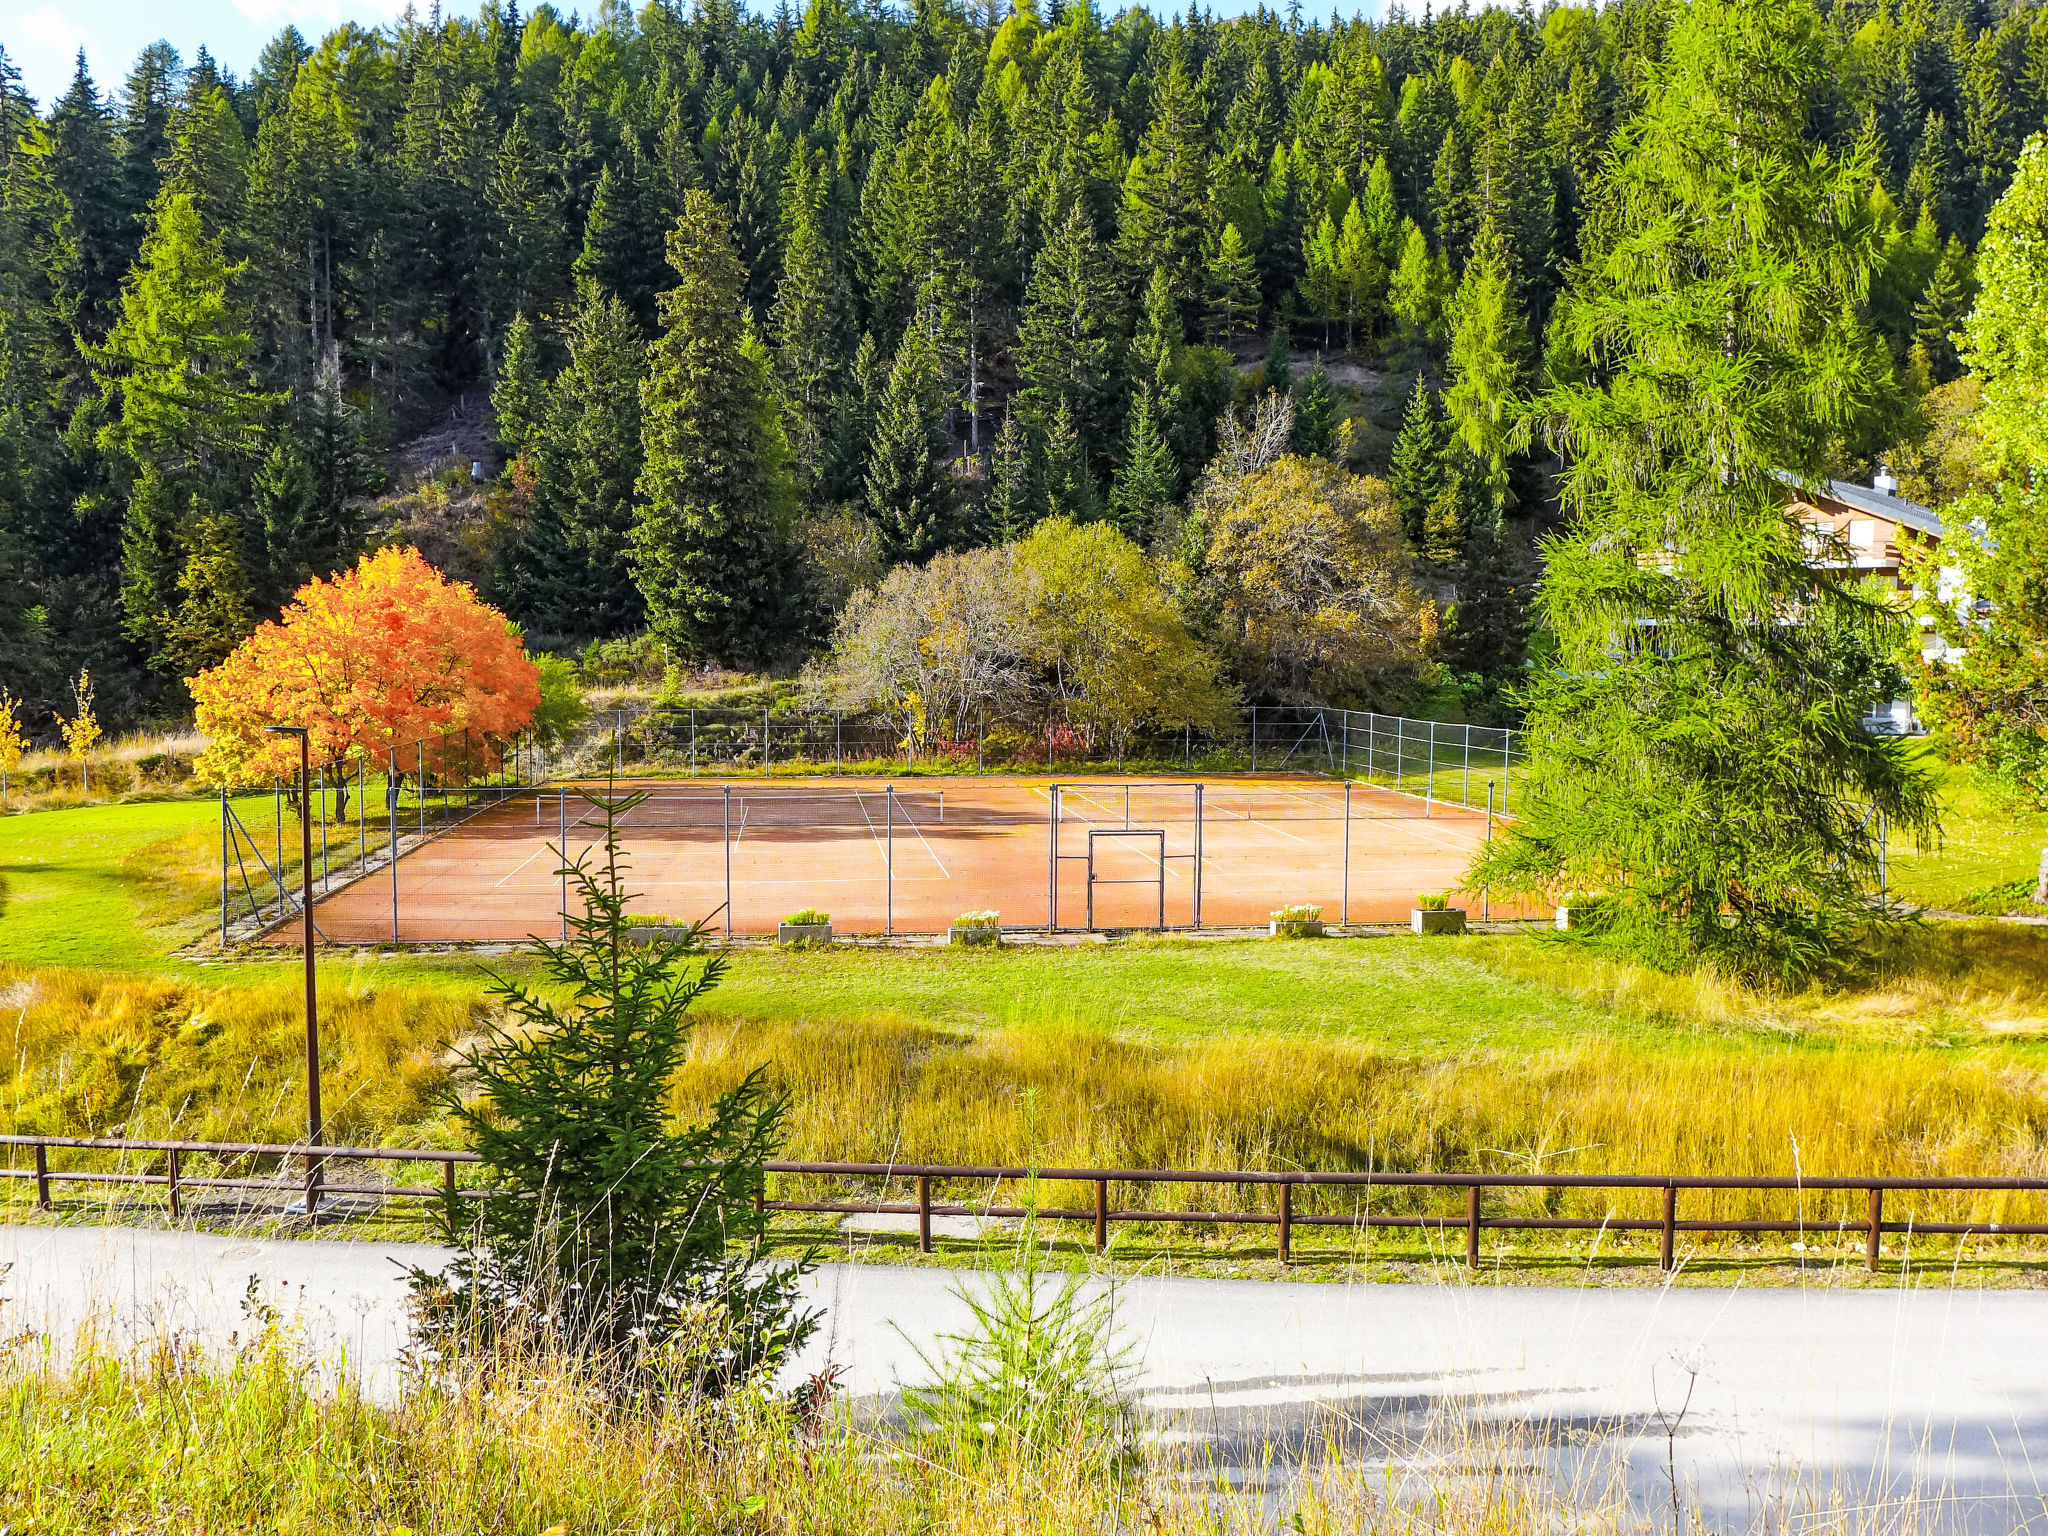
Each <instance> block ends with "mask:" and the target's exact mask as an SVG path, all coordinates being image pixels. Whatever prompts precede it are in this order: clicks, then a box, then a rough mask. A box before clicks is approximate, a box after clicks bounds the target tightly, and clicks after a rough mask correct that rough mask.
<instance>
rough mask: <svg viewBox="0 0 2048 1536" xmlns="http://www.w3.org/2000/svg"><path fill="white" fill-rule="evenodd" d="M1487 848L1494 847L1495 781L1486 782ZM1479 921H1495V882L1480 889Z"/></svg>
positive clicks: (1489, 882) (1490, 882)
mask: <svg viewBox="0 0 2048 1536" xmlns="http://www.w3.org/2000/svg"><path fill="white" fill-rule="evenodd" d="M1486 846H1487V847H1489V848H1491V847H1492V846H1493V780H1491V779H1488V780H1487V781H1486ZM1479 921H1481V922H1482V923H1490V922H1492V921H1493V882H1492V881H1490V880H1489V881H1488V882H1487V883H1486V884H1485V885H1482V886H1481V887H1480V888H1479Z"/></svg>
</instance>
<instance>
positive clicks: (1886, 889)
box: [1877, 811, 1891, 903]
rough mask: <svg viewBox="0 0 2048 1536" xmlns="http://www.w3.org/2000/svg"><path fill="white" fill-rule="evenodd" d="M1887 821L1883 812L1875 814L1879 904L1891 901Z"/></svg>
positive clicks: (1888, 827) (1888, 828)
mask: <svg viewBox="0 0 2048 1536" xmlns="http://www.w3.org/2000/svg"><path fill="white" fill-rule="evenodd" d="M1889 820H1890V818H1888V817H1887V816H1886V815H1885V813H1884V812H1883V811H1879V812H1878V813H1877V899H1878V901H1879V902H1880V903H1884V902H1888V901H1890V900H1891V871H1890V869H1889V868H1888V867H1887V860H1886V854H1887V852H1888V849H1887V847H1886V843H1887V841H1888V838H1887V834H1888V833H1889V832H1890V831H1891V827H1890V825H1889Z"/></svg>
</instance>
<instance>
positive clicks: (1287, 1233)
mask: <svg viewBox="0 0 2048 1536" xmlns="http://www.w3.org/2000/svg"><path fill="white" fill-rule="evenodd" d="M1280 1262H1281V1263H1282V1264H1292V1263H1293V1262H1294V1186H1293V1185H1292V1184H1282V1185H1281V1186H1280Z"/></svg>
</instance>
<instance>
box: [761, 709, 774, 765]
mask: <svg viewBox="0 0 2048 1536" xmlns="http://www.w3.org/2000/svg"><path fill="white" fill-rule="evenodd" d="M768 730H769V726H768V706H767V705H765V704H764V705H762V706H761V774H762V777H764V778H765V777H766V776H767V773H768V765H769V763H770V762H771V761H772V760H773V758H774V751H773V748H772V745H771V742H770V738H769V735H768Z"/></svg>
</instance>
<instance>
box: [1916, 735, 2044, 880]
mask: <svg viewBox="0 0 2048 1536" xmlns="http://www.w3.org/2000/svg"><path fill="white" fill-rule="evenodd" d="M1921 753H1922V760H1923V761H1925V762H1926V763H1928V764H1929V765H1930V766H1931V767H1933V768H1934V770H1935V771H1936V773H1937V774H1938V775H1939V777H1940V782H1941V796H1942V818H1941V821H1942V827H1941V838H1940V841H1939V842H1938V843H1937V844H1936V845H1935V846H1934V847H1932V848H1928V849H1918V848H1914V847H1912V846H1911V845H1910V844H1908V843H1905V842H1903V841H1900V842H1897V843H1895V844H1894V846H1893V847H1892V850H1891V859H1890V865H1891V886H1892V890H1893V892H1894V894H1896V895H1898V896H1900V897H1903V898H1904V899H1905V900H1907V901H1911V902H1916V903H1920V904H1922V905H1925V906H1928V907H1932V908H1935V909H1936V910H1939V911H1948V912H1981V913H1986V914H1997V913H2003V912H2037V911H2039V910H2040V909H2039V908H2036V907H2035V906H2034V905H2033V903H2032V902H2031V901H2030V900H2029V899H2027V898H2030V897H2031V896H2032V894H2033V888H2034V879H2035V875H2036V873H2037V871H2038V869H2039V866H2040V862H2041V850H2042V849H2043V848H2048V811H2037V810H2034V809H2033V808H2032V807H2030V806H2026V805H2022V804H2016V803H2014V802H2013V801H2012V800H2011V799H2009V798H2008V797H2007V796H2005V795H2004V794H2002V793H2001V792H1999V791H1998V790H1997V789H1996V788H1995V787H1993V786H1990V785H1987V784H1985V783H1984V782H1983V781H1982V780H1980V779H1979V778H1977V776H1976V775H1974V774H1972V773H1969V772H1967V771H1964V770H1961V769H1956V768H1951V767H1948V766H1947V765H1946V764H1944V763H1942V762H1941V761H1940V760H1939V758H1937V757H1936V756H1935V755H1934V753H1933V751H1932V750H1931V749H1930V748H1928V747H1927V746H1926V745H1925V744H1922V746H1921Z"/></svg>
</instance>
